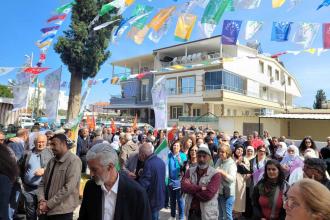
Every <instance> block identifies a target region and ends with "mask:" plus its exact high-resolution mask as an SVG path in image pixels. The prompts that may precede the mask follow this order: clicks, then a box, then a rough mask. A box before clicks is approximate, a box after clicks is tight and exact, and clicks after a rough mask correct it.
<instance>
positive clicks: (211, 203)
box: [182, 166, 219, 220]
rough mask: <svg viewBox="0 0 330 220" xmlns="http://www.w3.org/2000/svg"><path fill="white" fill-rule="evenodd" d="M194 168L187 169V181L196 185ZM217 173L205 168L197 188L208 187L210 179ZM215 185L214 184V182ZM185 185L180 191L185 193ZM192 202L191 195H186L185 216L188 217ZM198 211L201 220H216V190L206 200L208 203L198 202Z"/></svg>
mask: <svg viewBox="0 0 330 220" xmlns="http://www.w3.org/2000/svg"><path fill="white" fill-rule="evenodd" d="M196 168H197V167H192V168H190V169H189V171H188V172H189V179H190V181H191V183H193V184H197V173H196ZM217 173H218V172H217V171H216V170H215V169H214V168H213V167H211V166H209V167H208V168H207V172H206V174H204V175H203V176H202V177H201V178H200V180H199V184H198V185H199V186H201V187H202V186H206V187H208V184H209V183H210V182H211V180H212V177H213V176H214V175H217ZM214 183H216V182H214ZM184 186H185V185H184V184H183V187H182V191H183V192H187V191H186V188H185V187H184ZM192 200H193V195H192V194H190V193H187V194H186V200H185V209H184V212H185V215H186V216H189V211H190V206H191V202H192ZM199 204H200V209H201V218H202V220H218V216H219V207H218V189H217V190H216V192H215V193H214V196H213V197H212V198H211V199H210V200H208V201H204V202H202V201H200V203H199Z"/></svg>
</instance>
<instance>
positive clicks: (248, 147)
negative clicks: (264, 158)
mask: <svg viewBox="0 0 330 220" xmlns="http://www.w3.org/2000/svg"><path fill="white" fill-rule="evenodd" d="M248 150H252V152H253V153H252V155H253V156H252V157H250V158H248V157H247V156H245V157H246V159H248V160H251V159H252V158H254V157H255V152H254V148H253V147H252V146H247V148H246V151H245V152H247V151H248Z"/></svg>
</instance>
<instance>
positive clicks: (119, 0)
mask: <svg viewBox="0 0 330 220" xmlns="http://www.w3.org/2000/svg"><path fill="white" fill-rule="evenodd" d="M123 4H124V5H125V2H124V1H123V0H114V1H112V2H110V3H107V4H104V5H102V7H101V10H100V11H99V15H100V16H103V15H105V14H107V13H108V12H111V11H112V10H114V9H115V8H120V7H122V6H123Z"/></svg>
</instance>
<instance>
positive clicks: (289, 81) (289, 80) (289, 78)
mask: <svg viewBox="0 0 330 220" xmlns="http://www.w3.org/2000/svg"><path fill="white" fill-rule="evenodd" d="M288 85H289V86H291V77H288Z"/></svg>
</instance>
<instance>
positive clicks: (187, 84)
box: [180, 76, 195, 94]
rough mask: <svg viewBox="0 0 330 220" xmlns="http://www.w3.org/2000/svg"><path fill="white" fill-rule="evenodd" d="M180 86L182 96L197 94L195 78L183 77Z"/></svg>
mask: <svg viewBox="0 0 330 220" xmlns="http://www.w3.org/2000/svg"><path fill="white" fill-rule="evenodd" d="M180 85H181V89H180V92H181V94H193V93H195V77H194V76H188V77H182V78H181V79H180Z"/></svg>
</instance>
